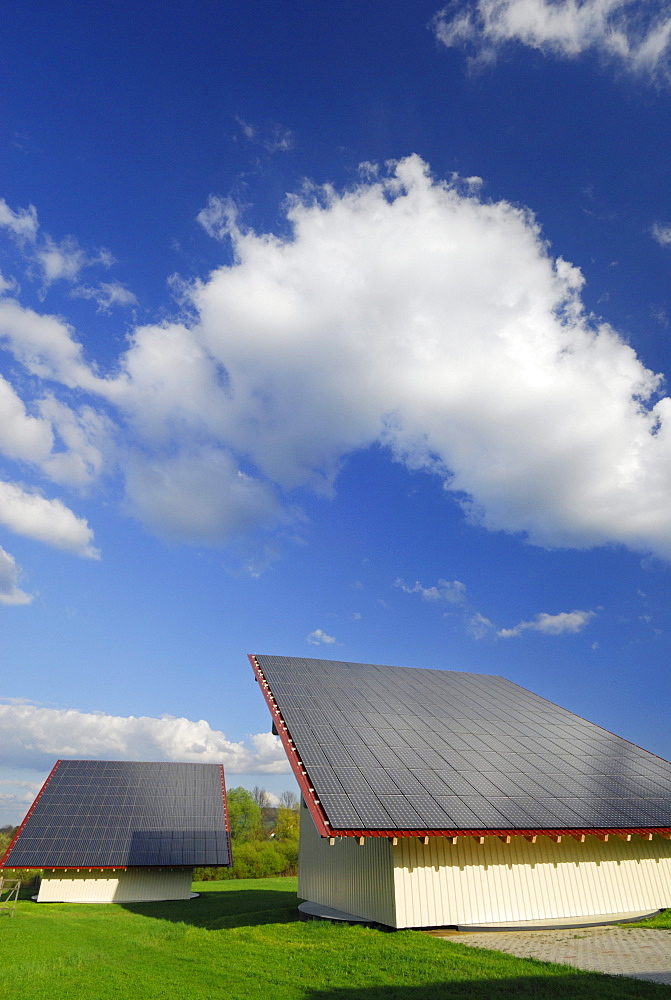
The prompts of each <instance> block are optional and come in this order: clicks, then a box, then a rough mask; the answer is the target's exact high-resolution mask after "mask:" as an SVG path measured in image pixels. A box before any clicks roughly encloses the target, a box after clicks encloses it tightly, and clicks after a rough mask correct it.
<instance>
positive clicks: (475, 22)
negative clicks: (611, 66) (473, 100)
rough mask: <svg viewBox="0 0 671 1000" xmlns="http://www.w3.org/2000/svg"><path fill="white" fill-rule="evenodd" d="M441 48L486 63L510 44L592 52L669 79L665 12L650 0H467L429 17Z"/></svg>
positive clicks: (669, 27)
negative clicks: (468, 52)
mask: <svg viewBox="0 0 671 1000" xmlns="http://www.w3.org/2000/svg"><path fill="white" fill-rule="evenodd" d="M433 28H434V31H435V33H436V37H437V38H438V39H439V41H440V42H442V43H443V45H446V46H447V47H457V46H459V47H460V46H467V47H470V48H472V49H473V50H474V51H475V53H476V59H477V60H478V61H480V62H491V61H492V60H493V59H494V58H495V57H496V52H497V50H498V49H499V48H500V47H501V46H503V45H505V44H506V43H510V42H517V43H519V44H521V45H527V46H529V47H530V48H533V49H538V50H540V51H541V52H544V53H551V54H552V55H555V56H559V57H563V58H575V57H577V56H579V55H581V54H583V53H585V52H588V51H595V52H597V53H598V54H599V55H600V56H602V57H604V58H606V59H608V60H612V61H613V62H615V63H617V64H619V65H620V66H622V67H623V68H625V69H626V70H628V71H631V72H634V73H640V74H644V75H647V76H649V77H650V78H652V79H653V80H668V79H669V54H670V51H671V16H669V13H668V7H667V6H666V5H664V4H662V3H660V2H655V0H647V2H646V3H644V4H641V2H640V0H467V2H466V3H463V4H458V5H457V4H449V5H448V6H447V7H445V8H444V9H443V10H442V11H440V12H439V13H438V14H437V16H436V17H435V19H434V22H433Z"/></svg>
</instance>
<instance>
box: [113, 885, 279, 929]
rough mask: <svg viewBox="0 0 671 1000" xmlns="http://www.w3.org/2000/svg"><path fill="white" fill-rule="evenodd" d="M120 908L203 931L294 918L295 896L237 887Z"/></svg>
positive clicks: (121, 905) (273, 891) (271, 922)
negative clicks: (230, 889) (199, 928)
mask: <svg viewBox="0 0 671 1000" xmlns="http://www.w3.org/2000/svg"><path fill="white" fill-rule="evenodd" d="M118 905H119V906H120V907H122V909H124V910H129V911H130V912H131V913H137V914H140V915H141V916H143V917H154V918H155V919H156V920H170V921H173V922H174V923H180V924H191V925H192V926H193V927H203V928H205V929H206V930H221V929H223V928H225V927H251V926H253V925H255V924H280V923H290V922H292V921H294V920H298V897H297V896H296V893H295V892H290V891H288V890H282V889H241V890H240V889H237V890H236V891H234V892H231V891H221V892H216V891H214V892H212V891H207V892H203V893H202V894H201V895H200V896H199V897H198V898H197V899H175V900H167V901H166V902H161V903H119V904H118Z"/></svg>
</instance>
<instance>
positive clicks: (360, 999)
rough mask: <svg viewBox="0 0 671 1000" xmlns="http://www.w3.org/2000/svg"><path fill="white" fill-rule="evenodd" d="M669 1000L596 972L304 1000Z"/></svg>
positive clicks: (321, 994) (649, 987) (653, 987)
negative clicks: (663, 999)
mask: <svg viewBox="0 0 671 1000" xmlns="http://www.w3.org/2000/svg"><path fill="white" fill-rule="evenodd" d="M663 997H665V998H667V1000H668V997H669V987H668V986H661V985H658V984H657V983H649V982H644V981H642V980H638V979H626V978H624V977H623V976H602V975H600V974H599V973H596V972H583V973H580V972H573V971H571V972H567V973H566V974H564V975H562V974H559V975H555V976H520V977H517V978H514V979H483V980H480V981H477V980H476V981H475V982H473V980H469V981H468V982H456V983H454V982H452V983H449V982H448V983H426V984H425V985H423V986H391V985H386V986H379V987H370V986H368V987H363V988H351V989H350V988H348V987H345V988H340V987H338V988H335V989H325V990H324V989H308V990H307V991H306V993H305V994H304V996H303V998H302V1000H511V998H512V1000H662V998H663Z"/></svg>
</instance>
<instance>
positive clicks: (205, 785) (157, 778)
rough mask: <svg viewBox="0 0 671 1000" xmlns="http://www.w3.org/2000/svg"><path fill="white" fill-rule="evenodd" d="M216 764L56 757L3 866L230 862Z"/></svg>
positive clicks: (95, 865) (221, 781)
mask: <svg viewBox="0 0 671 1000" xmlns="http://www.w3.org/2000/svg"><path fill="white" fill-rule="evenodd" d="M230 863H231V850H230V834H229V832H228V830H227V822H226V814H225V806H224V789H223V772H222V768H221V766H220V765H219V764H179V763H156V764H149V763H142V762H137V761H99V760H62V761H59V762H58V764H57V765H56V767H55V769H54V770H53V771H52V774H51V776H50V779H49V780H48V782H47V783H46V785H45V787H44V788H43V790H42V792H41V794H40V795H39V796H38V798H37V799H36V801H35V804H34V805H33V808H32V810H31V812H30V813H29V815H28V817H27V819H26V821H25V822H24V825H23V827H22V828H21V829H20V832H19V835H18V837H17V839H16V840H15V842H14V844H13V845H12V846H11V849H10V850H9V852H8V853H7V855H6V857H5V858H4V861H3V864H4V866H5V867H7V868H11V867H17V868H21V867H31V868H51V867H53V868H68V867H81V868H84V867H94V868H111V867H115V866H118V867H127V866H129V865H142V866H143V865H185V866H192V865H222V866H226V865H230Z"/></svg>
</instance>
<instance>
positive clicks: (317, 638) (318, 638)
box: [305, 628, 338, 646]
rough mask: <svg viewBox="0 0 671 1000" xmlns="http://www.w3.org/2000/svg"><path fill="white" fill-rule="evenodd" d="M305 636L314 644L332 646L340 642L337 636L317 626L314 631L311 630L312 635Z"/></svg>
mask: <svg viewBox="0 0 671 1000" xmlns="http://www.w3.org/2000/svg"><path fill="white" fill-rule="evenodd" d="M305 638H306V639H307V641H308V642H309V643H311V645H313V646H332V645H334V644H336V645H337V644H338V643H337V640H336V638H335V636H332V635H328V634H327V633H326V632H323V631H322V630H321V629H320V628H316V629H315V630H314V632H310V635H308V636H306V637H305Z"/></svg>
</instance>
